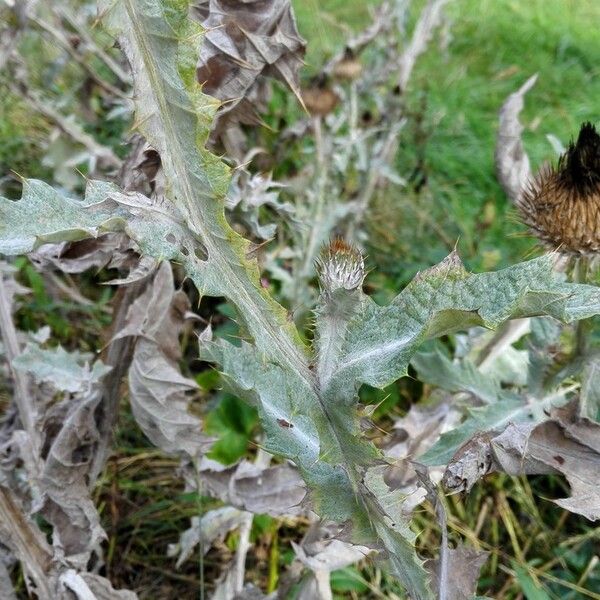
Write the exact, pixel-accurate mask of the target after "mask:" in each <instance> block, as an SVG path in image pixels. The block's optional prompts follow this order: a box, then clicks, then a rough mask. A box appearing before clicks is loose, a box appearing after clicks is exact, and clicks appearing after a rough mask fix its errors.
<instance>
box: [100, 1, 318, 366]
mask: <svg viewBox="0 0 600 600" xmlns="http://www.w3.org/2000/svg"><path fill="white" fill-rule="evenodd" d="M99 8H100V12H101V15H102V18H103V22H104V24H105V25H106V27H107V28H108V30H109V32H111V33H112V34H114V35H116V36H117V37H118V38H119V42H120V45H121V47H122V48H123V50H124V52H125V54H126V55H127V58H128V59H129V62H130V64H131V69H132V74H133V80H134V90H135V93H134V101H135V110H136V125H137V128H138V129H139V131H140V133H142V134H143V135H144V136H145V137H146V139H147V141H148V142H149V143H150V145H151V146H152V147H153V148H154V149H156V151H157V152H158V153H159V155H160V157H161V165H162V170H163V173H164V177H165V182H166V188H165V195H166V197H167V198H168V199H170V200H171V201H172V202H173V204H175V205H176V206H177V207H178V209H179V211H180V213H181V214H182V215H184V217H185V219H186V221H187V224H188V226H189V228H190V230H191V231H192V232H193V235H194V236H195V241H196V246H197V245H200V249H201V251H202V253H203V254H205V255H206V260H205V261H204V262H199V261H198V260H197V259H196V258H195V256H194V253H195V251H196V250H197V247H193V248H187V250H188V256H187V257H186V258H188V257H189V259H187V260H181V262H183V264H184V267H185V269H186V271H187V273H188V275H189V276H190V277H191V279H192V280H193V281H194V283H195V284H196V286H197V287H198V288H199V289H200V291H201V293H203V294H207V295H215V296H226V297H227V298H228V299H229V300H230V301H231V302H232V303H233V304H234V306H235V307H236V309H237V311H238V314H239V318H240V320H241V321H242V323H243V324H244V325H245V326H246V328H247V329H248V331H249V333H250V335H251V336H252V337H253V339H254V341H255V343H256V345H257V346H258V347H259V348H260V349H261V351H262V352H263V353H264V354H265V355H267V356H270V357H273V358H276V359H277V360H278V361H279V362H282V363H287V368H288V369H290V370H294V371H296V372H299V373H302V375H303V376H304V377H309V374H308V373H307V371H308V367H307V364H306V356H305V350H304V348H303V345H302V342H301V341H300V337H299V335H298V333H297V331H296V330H295V328H294V326H293V323H291V322H290V321H289V320H288V319H287V313H286V311H285V310H284V309H283V308H282V307H281V306H279V305H278V304H277V303H276V302H275V301H274V300H273V299H272V298H271V297H270V296H269V295H268V294H267V293H266V292H265V291H264V290H263V289H262V288H261V286H260V281H259V273H258V268H257V265H256V262H255V261H250V260H248V259H247V255H248V253H249V251H250V250H251V248H250V244H249V242H248V241H247V240H244V239H243V238H242V237H240V236H239V235H238V234H237V233H235V231H234V230H233V229H232V228H231V227H230V226H229V224H228V223H227V221H226V219H225V214H224V210H225V209H224V207H225V194H226V193H227V189H228V187H229V182H230V179H231V176H230V171H229V169H228V168H227V167H226V165H225V163H224V162H223V161H222V160H221V159H220V158H218V157H216V156H214V155H213V154H211V153H210V152H209V151H208V150H206V148H205V143H206V140H207V138H208V135H209V133H210V129H211V126H212V122H213V119H214V117H215V112H216V110H217V108H218V106H219V103H218V101H217V100H215V99H214V98H211V97H210V96H207V95H206V94H203V93H202V91H201V87H200V85H199V84H198V83H197V81H196V59H197V47H198V44H199V43H200V41H201V39H202V30H201V28H200V26H199V25H197V24H195V23H194V22H193V21H191V20H190V19H189V18H188V8H189V7H188V3H187V2H177V3H174V2H171V1H167V0H145V1H144V2H137V1H134V0H120V1H119V2H114V1H113V0H100V1H99ZM156 233H157V235H158V231H157V232H156ZM176 238H177V240H179V239H180V238H179V237H178V236H176ZM134 239H135V238H134ZM136 241H137V240H136ZM142 250H144V251H145V252H147V253H150V252H149V251H148V250H145V249H144V248H142ZM153 256H156V255H155V254H153ZM164 257H165V258H170V257H169V256H164ZM178 260H180V259H178Z"/></svg>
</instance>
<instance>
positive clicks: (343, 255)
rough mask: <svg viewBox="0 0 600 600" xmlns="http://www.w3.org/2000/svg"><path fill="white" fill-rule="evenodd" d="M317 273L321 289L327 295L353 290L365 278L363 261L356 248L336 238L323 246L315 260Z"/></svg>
mask: <svg viewBox="0 0 600 600" xmlns="http://www.w3.org/2000/svg"><path fill="white" fill-rule="evenodd" d="M317 272H318V274H319V282H320V283H321V288H322V289H323V290H324V291H326V292H328V293H332V292H334V291H335V290H339V289H344V290H355V289H357V288H359V287H360V286H361V285H362V282H363V280H364V278H365V261H364V260H363V257H362V254H361V253H360V250H358V248H356V247H354V246H352V244H348V243H347V242H346V241H344V240H343V239H341V238H336V239H334V240H332V241H331V242H330V243H329V244H328V245H326V246H323V249H322V250H321V254H320V256H319V258H318V259H317Z"/></svg>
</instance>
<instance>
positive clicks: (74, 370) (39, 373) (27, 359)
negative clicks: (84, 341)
mask: <svg viewBox="0 0 600 600" xmlns="http://www.w3.org/2000/svg"><path fill="white" fill-rule="evenodd" d="M91 360H92V356H91V354H82V353H81V352H79V351H74V352H67V351H66V350H65V349H64V348H62V347H61V346H58V347H56V348H48V349H45V348H40V347H39V346H38V345H37V344H34V343H29V344H27V346H26V347H25V350H23V352H22V353H21V354H20V355H19V356H17V357H16V358H15V359H14V360H13V362H12V364H13V367H15V369H19V370H21V371H26V372H28V373H31V374H32V375H33V377H34V379H35V381H36V382H37V383H51V384H52V385H53V387H54V388H56V389H57V390H59V391H62V392H70V393H77V392H80V393H82V392H86V391H88V390H89V389H90V388H91V386H92V385H94V384H96V383H98V381H99V380H100V378H101V377H103V376H104V375H106V373H108V372H109V371H110V370H111V367H109V366H107V365H105V364H103V363H102V362H101V361H99V360H98V361H96V362H94V364H93V366H92V367H91V368H90V362H91Z"/></svg>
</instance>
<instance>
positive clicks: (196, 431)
mask: <svg viewBox="0 0 600 600" xmlns="http://www.w3.org/2000/svg"><path fill="white" fill-rule="evenodd" d="M189 307H190V304H189V300H188V298H187V296H186V295H185V294H184V293H183V292H181V291H175V288H174V283H173V273H172V271H171V265H170V264H169V263H168V262H163V263H162V264H161V265H160V267H159V268H158V271H157V272H156V275H155V277H154V281H153V284H152V285H151V286H149V287H148V288H147V290H146V291H145V292H144V293H143V294H142V295H141V296H140V297H139V298H138V299H137V300H136V301H135V302H134V303H133V304H132V305H131V307H130V309H129V312H128V316H127V323H126V324H125V326H124V327H123V329H122V330H121V331H120V332H119V333H117V335H116V336H115V338H121V337H126V336H136V337H137V338H138V339H137V341H136V345H135V350H134V355H133V361H132V364H131V368H130V370H129V390H130V402H131V409H132V412H133V415H134V417H135V419H136V421H137V422H138V424H139V426H140V427H141V428H142V430H143V431H144V433H145V434H146V435H147V436H148V438H149V439H150V440H151V441H152V443H153V444H155V445H156V446H158V447H159V448H161V449H162V450H164V451H165V452H168V453H170V454H181V453H185V454H187V455H189V456H191V457H192V458H196V457H199V456H200V455H202V454H203V453H204V452H205V451H206V450H207V449H208V448H209V447H210V445H211V444H212V441H213V440H212V438H209V437H207V436H205V435H203V433H202V421H201V419H200V418H199V417H197V416H194V415H193V414H191V413H190V412H189V410H188V407H189V398H188V395H187V394H188V393H189V392H190V391H195V390H196V389H197V387H198V386H197V384H196V382H195V381H194V380H193V379H189V378H187V377H184V376H183V375H182V374H181V372H180V371H179V368H178V364H177V363H178V360H179V359H180V358H181V349H180V346H179V334H180V332H181V329H182V327H183V322H184V316H185V314H186V313H187V311H188V310H189Z"/></svg>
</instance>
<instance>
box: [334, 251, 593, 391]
mask: <svg viewBox="0 0 600 600" xmlns="http://www.w3.org/2000/svg"><path fill="white" fill-rule="evenodd" d="M598 312H600V290H598V289H597V288H595V287H592V286H586V285H576V284H567V283H564V281H563V280H562V276H561V275H559V274H556V273H555V272H554V271H553V258H552V256H550V255H548V256H543V257H541V258H538V259H535V260H531V261H528V262H525V263H521V264H518V265H515V266H512V267H509V268H507V269H504V270H502V271H497V272H493V273H481V274H471V273H468V272H467V271H466V270H465V269H464V267H463V266H462V264H461V263H460V260H459V259H458V257H457V256H456V254H454V253H453V254H451V255H450V256H448V258H446V259H445V260H444V261H443V262H442V263H440V264H439V265H437V266H435V267H432V268H431V269H428V270H427V271H425V272H423V273H420V274H419V275H417V276H416V277H415V279H414V280H413V281H412V282H411V283H410V284H409V285H408V286H407V287H406V288H405V289H404V290H403V291H402V292H401V293H400V294H399V295H398V296H397V297H396V298H395V299H394V301H393V302H392V303H391V304H389V305H388V306H378V305H377V304H375V303H374V302H373V301H372V300H370V299H368V298H366V297H365V300H364V302H363V306H362V311H361V312H360V313H359V314H358V315H357V317H356V318H355V319H354V320H353V322H352V323H351V324H350V326H349V328H348V333H347V335H346V338H345V342H344V344H343V346H342V349H341V352H340V357H339V360H338V363H337V369H336V373H335V375H334V376H333V377H332V378H331V379H330V381H329V382H328V383H327V386H326V388H325V389H324V393H325V394H326V396H328V397H329V396H331V397H337V398H345V399H346V401H347V402H353V401H354V400H355V398H356V388H357V386H358V385H359V384H361V383H366V384H369V385H372V386H374V387H384V386H386V385H388V384H390V383H391V382H393V381H395V380H396V379H398V378H399V377H401V376H402V375H405V374H406V368H407V366H408V363H409V361H410V359H411V358H412V356H413V355H414V353H415V352H416V350H417V349H418V347H419V345H420V344H422V343H423V342H424V341H425V340H427V339H431V338H435V337H439V336H441V335H446V334H449V333H452V332H455V331H457V330H460V329H465V328H468V327H471V326H474V325H482V326H485V327H490V328H494V327H497V326H498V325H499V324H500V323H502V322H503V321H505V320H507V319H510V318H518V317H526V316H536V315H551V316H553V317H555V318H557V319H559V320H561V321H564V322H570V321H574V320H577V319H582V318H585V317H589V316H592V315H594V314H597V313H598Z"/></svg>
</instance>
